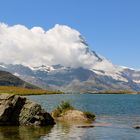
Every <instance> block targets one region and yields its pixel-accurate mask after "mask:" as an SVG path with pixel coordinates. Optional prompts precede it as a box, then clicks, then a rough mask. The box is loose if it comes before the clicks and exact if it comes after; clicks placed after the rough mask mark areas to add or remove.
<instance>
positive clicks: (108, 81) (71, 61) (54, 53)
mask: <svg viewBox="0 0 140 140" xmlns="http://www.w3.org/2000/svg"><path fill="white" fill-rule="evenodd" d="M1 28H2V27H0V29H1ZM4 28H5V30H6V28H12V29H13V30H14V29H15V27H4ZM5 30H4V31H5ZM16 30H18V32H16V33H15V32H14V36H10V37H9V38H8V39H7V40H6V41H11V39H12V42H14V45H15V44H16V48H18V47H19V48H18V50H19V53H16V54H15V52H11V53H10V54H12V56H13V55H15V57H12V59H13V60H12V62H13V63H12V62H11V57H9V58H8V57H7V58H6V59H2V58H3V57H1V56H2V53H1V52H2V51H1V52H0V58H1V61H2V60H3V63H0V70H5V71H9V72H11V73H13V74H14V75H16V76H18V77H20V78H21V79H23V80H25V81H27V82H30V83H32V84H34V85H37V86H39V87H41V88H47V89H53V90H64V91H69V92H79V91H80V92H87V91H102V90H133V91H139V90H140V71H135V70H132V69H129V68H124V67H121V66H117V65H114V64H112V62H111V61H109V60H107V59H106V58H105V57H102V56H100V55H98V54H97V53H96V52H95V51H92V50H90V49H89V45H88V43H87V42H86V41H85V39H84V38H83V37H82V35H81V34H80V33H79V32H78V31H76V30H74V29H72V28H70V27H68V26H65V25H56V26H55V27H54V28H52V29H50V30H49V31H47V32H45V31H43V29H42V28H39V27H34V28H32V29H30V30H29V29H27V28H25V27H22V26H21V25H20V26H19V25H18V26H17V27H16ZM8 31H11V30H8ZM26 31H28V34H26ZM19 33H20V34H19ZM23 33H24V34H25V36H24V39H25V38H26V37H27V40H28V41H27V42H25V40H22V37H23V36H21V35H22V34H23ZM29 33H30V34H29ZM15 34H17V36H16V37H15ZM9 35H12V32H10V34H9ZM1 36H2V35H1ZM31 36H32V37H33V38H32V39H33V40H34V41H33V40H31V41H30V40H29V38H31ZM18 37H19V38H18ZM17 38H18V39H17ZM4 41H5V40H4ZM4 41H3V40H2V41H1V44H0V48H1V46H2V45H6V43H7V42H4ZM23 42H25V43H23ZM34 42H35V43H34ZM8 45H9V44H8ZM8 45H7V46H5V47H7V49H8V47H9V46H8ZM34 46H35V50H34ZM12 47H13V48H14V46H12ZM21 48H22V49H21ZM30 48H31V49H32V51H31V52H30V51H29V49H30ZM26 49H27V50H26ZM11 51H12V50H11ZM33 51H35V52H36V55H33V54H32V52H33ZM23 52H24V55H23V54H22V53H23ZM25 52H27V53H25ZM10 54H9V55H10ZM26 57H27V59H26ZM20 58H21V59H20ZM8 63H10V64H8ZM15 63H18V64H15Z"/></svg>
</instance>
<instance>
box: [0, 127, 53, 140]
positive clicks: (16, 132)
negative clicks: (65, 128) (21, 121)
mask: <svg viewBox="0 0 140 140" xmlns="http://www.w3.org/2000/svg"><path fill="white" fill-rule="evenodd" d="M51 129H52V127H51V126H49V127H31V126H24V127H23V126H22V127H14V126H2V127H0V140H39V139H40V137H41V136H43V135H44V136H45V135H47V134H48V133H50V132H51Z"/></svg>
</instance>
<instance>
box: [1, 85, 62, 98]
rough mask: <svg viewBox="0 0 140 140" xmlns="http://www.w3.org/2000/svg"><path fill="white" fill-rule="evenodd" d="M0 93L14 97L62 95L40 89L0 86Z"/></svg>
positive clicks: (57, 92)
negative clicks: (13, 95)
mask: <svg viewBox="0 0 140 140" xmlns="http://www.w3.org/2000/svg"><path fill="white" fill-rule="evenodd" d="M0 93H1V94H2V93H3V94H4V93H9V94H15V95H23V96H25V95H42V94H63V92H61V91H49V90H42V89H28V88H22V87H14V86H0Z"/></svg>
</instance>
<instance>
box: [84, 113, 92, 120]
mask: <svg viewBox="0 0 140 140" xmlns="http://www.w3.org/2000/svg"><path fill="white" fill-rule="evenodd" d="M84 115H85V116H86V117H87V118H88V119H90V120H95V115H94V114H93V113H91V112H88V111H85V112H84Z"/></svg>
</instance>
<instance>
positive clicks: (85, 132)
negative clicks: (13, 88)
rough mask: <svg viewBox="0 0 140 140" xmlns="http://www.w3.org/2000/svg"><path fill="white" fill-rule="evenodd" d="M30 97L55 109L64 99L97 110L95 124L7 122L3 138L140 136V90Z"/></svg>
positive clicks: (112, 139)
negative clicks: (117, 92)
mask: <svg viewBox="0 0 140 140" xmlns="http://www.w3.org/2000/svg"><path fill="white" fill-rule="evenodd" d="M27 98H29V99H31V100H33V101H35V102H37V103H39V104H41V105H42V107H43V108H44V109H45V110H47V111H48V112H51V111H52V110H54V109H55V108H56V107H57V105H59V104H60V102H61V101H69V102H70V103H71V104H72V105H73V106H74V107H75V108H77V109H79V110H82V111H89V112H92V113H95V114H96V120H95V122H93V125H95V127H89V128H81V127H78V125H77V124H76V123H75V124H66V123H62V122H57V123H56V125H54V126H48V127H31V126H26V127H25V126H24V127H23V126H19V127H13V126H10V127H9V126H3V127H0V140H140V129H134V128H133V126H135V125H140V94H137V95H131V94H117V95H116V94H55V95H33V96H27Z"/></svg>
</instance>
